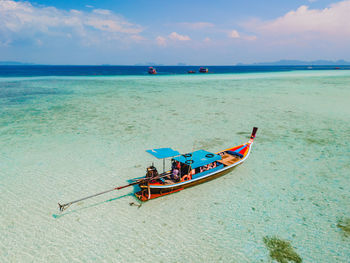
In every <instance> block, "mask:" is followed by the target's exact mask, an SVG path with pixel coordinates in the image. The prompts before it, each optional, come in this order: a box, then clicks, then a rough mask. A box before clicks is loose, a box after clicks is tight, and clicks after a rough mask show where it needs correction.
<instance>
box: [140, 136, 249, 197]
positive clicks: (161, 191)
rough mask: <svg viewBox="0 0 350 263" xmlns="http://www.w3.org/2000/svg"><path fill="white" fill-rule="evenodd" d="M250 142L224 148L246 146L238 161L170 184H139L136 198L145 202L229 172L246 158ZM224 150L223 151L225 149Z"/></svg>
mask: <svg viewBox="0 0 350 263" xmlns="http://www.w3.org/2000/svg"><path fill="white" fill-rule="evenodd" d="M252 144H253V141H250V142H249V143H246V144H242V145H239V146H236V147H233V148H229V149H226V150H230V149H236V148H242V147H247V149H246V150H245V151H244V157H243V158H242V159H241V160H240V161H238V162H236V163H234V164H232V165H227V166H226V167H223V168H222V169H220V170H217V171H213V172H212V173H208V174H207V175H206V176H203V177H199V178H197V179H194V180H188V181H184V182H178V183H175V184H171V185H164V184H161V183H149V184H144V185H139V186H140V188H141V191H139V192H137V193H136V194H135V195H136V197H137V198H138V199H140V200H141V201H143V202H145V201H148V200H151V199H154V198H158V197H160V196H163V195H168V194H171V193H174V192H178V191H181V190H183V189H185V188H189V187H192V186H196V185H198V184H202V183H205V182H208V181H211V180H214V179H216V178H218V177H221V176H223V175H225V174H227V173H229V172H231V171H232V170H233V169H234V168H235V167H237V166H238V165H240V164H242V163H243V162H244V161H245V160H246V159H247V158H248V156H249V153H250V150H251V146H252ZM226 150H224V151H226ZM242 151H243V150H242Z"/></svg>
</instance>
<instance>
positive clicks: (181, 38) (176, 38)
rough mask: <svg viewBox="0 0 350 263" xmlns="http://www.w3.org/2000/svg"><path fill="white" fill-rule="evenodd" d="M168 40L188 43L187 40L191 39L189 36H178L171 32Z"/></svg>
mask: <svg viewBox="0 0 350 263" xmlns="http://www.w3.org/2000/svg"><path fill="white" fill-rule="evenodd" d="M169 38H170V39H172V40H179V41H188V40H191V38H190V37H189V36H185V35H180V34H178V33H176V32H172V33H171V34H170V35H169Z"/></svg>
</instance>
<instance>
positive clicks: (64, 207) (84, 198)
mask: <svg viewBox="0 0 350 263" xmlns="http://www.w3.org/2000/svg"><path fill="white" fill-rule="evenodd" d="M139 183H140V182H135V183H131V184H128V185H124V186H119V187H115V188H113V189H109V190H107V191H103V192H101V193H97V194H94V195H89V196H86V197H83V198H80V199H78V200H75V201H72V202H69V203H66V204H63V205H61V204H60V203H58V206H59V209H60V211H61V212H62V211H64V210H65V209H67V208H68V207H69V206H70V205H72V204H74V203H78V202H80V201H83V200H86V199H89V198H92V197H95V196H98V195H102V194H106V193H108V192H112V191H114V190H120V189H123V188H125V187H128V186H132V185H136V184H139Z"/></svg>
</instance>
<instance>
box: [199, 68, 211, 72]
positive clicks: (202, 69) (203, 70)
mask: <svg viewBox="0 0 350 263" xmlns="http://www.w3.org/2000/svg"><path fill="white" fill-rule="evenodd" d="M199 72H200V73H208V72H209V70H208V68H203V67H200V68H199Z"/></svg>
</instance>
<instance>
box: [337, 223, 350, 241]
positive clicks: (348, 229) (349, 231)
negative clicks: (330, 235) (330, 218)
mask: <svg viewBox="0 0 350 263" xmlns="http://www.w3.org/2000/svg"><path fill="white" fill-rule="evenodd" d="M337 227H339V228H340V229H341V230H343V233H344V235H345V236H346V237H350V218H346V219H344V220H339V221H338V224H337Z"/></svg>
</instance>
